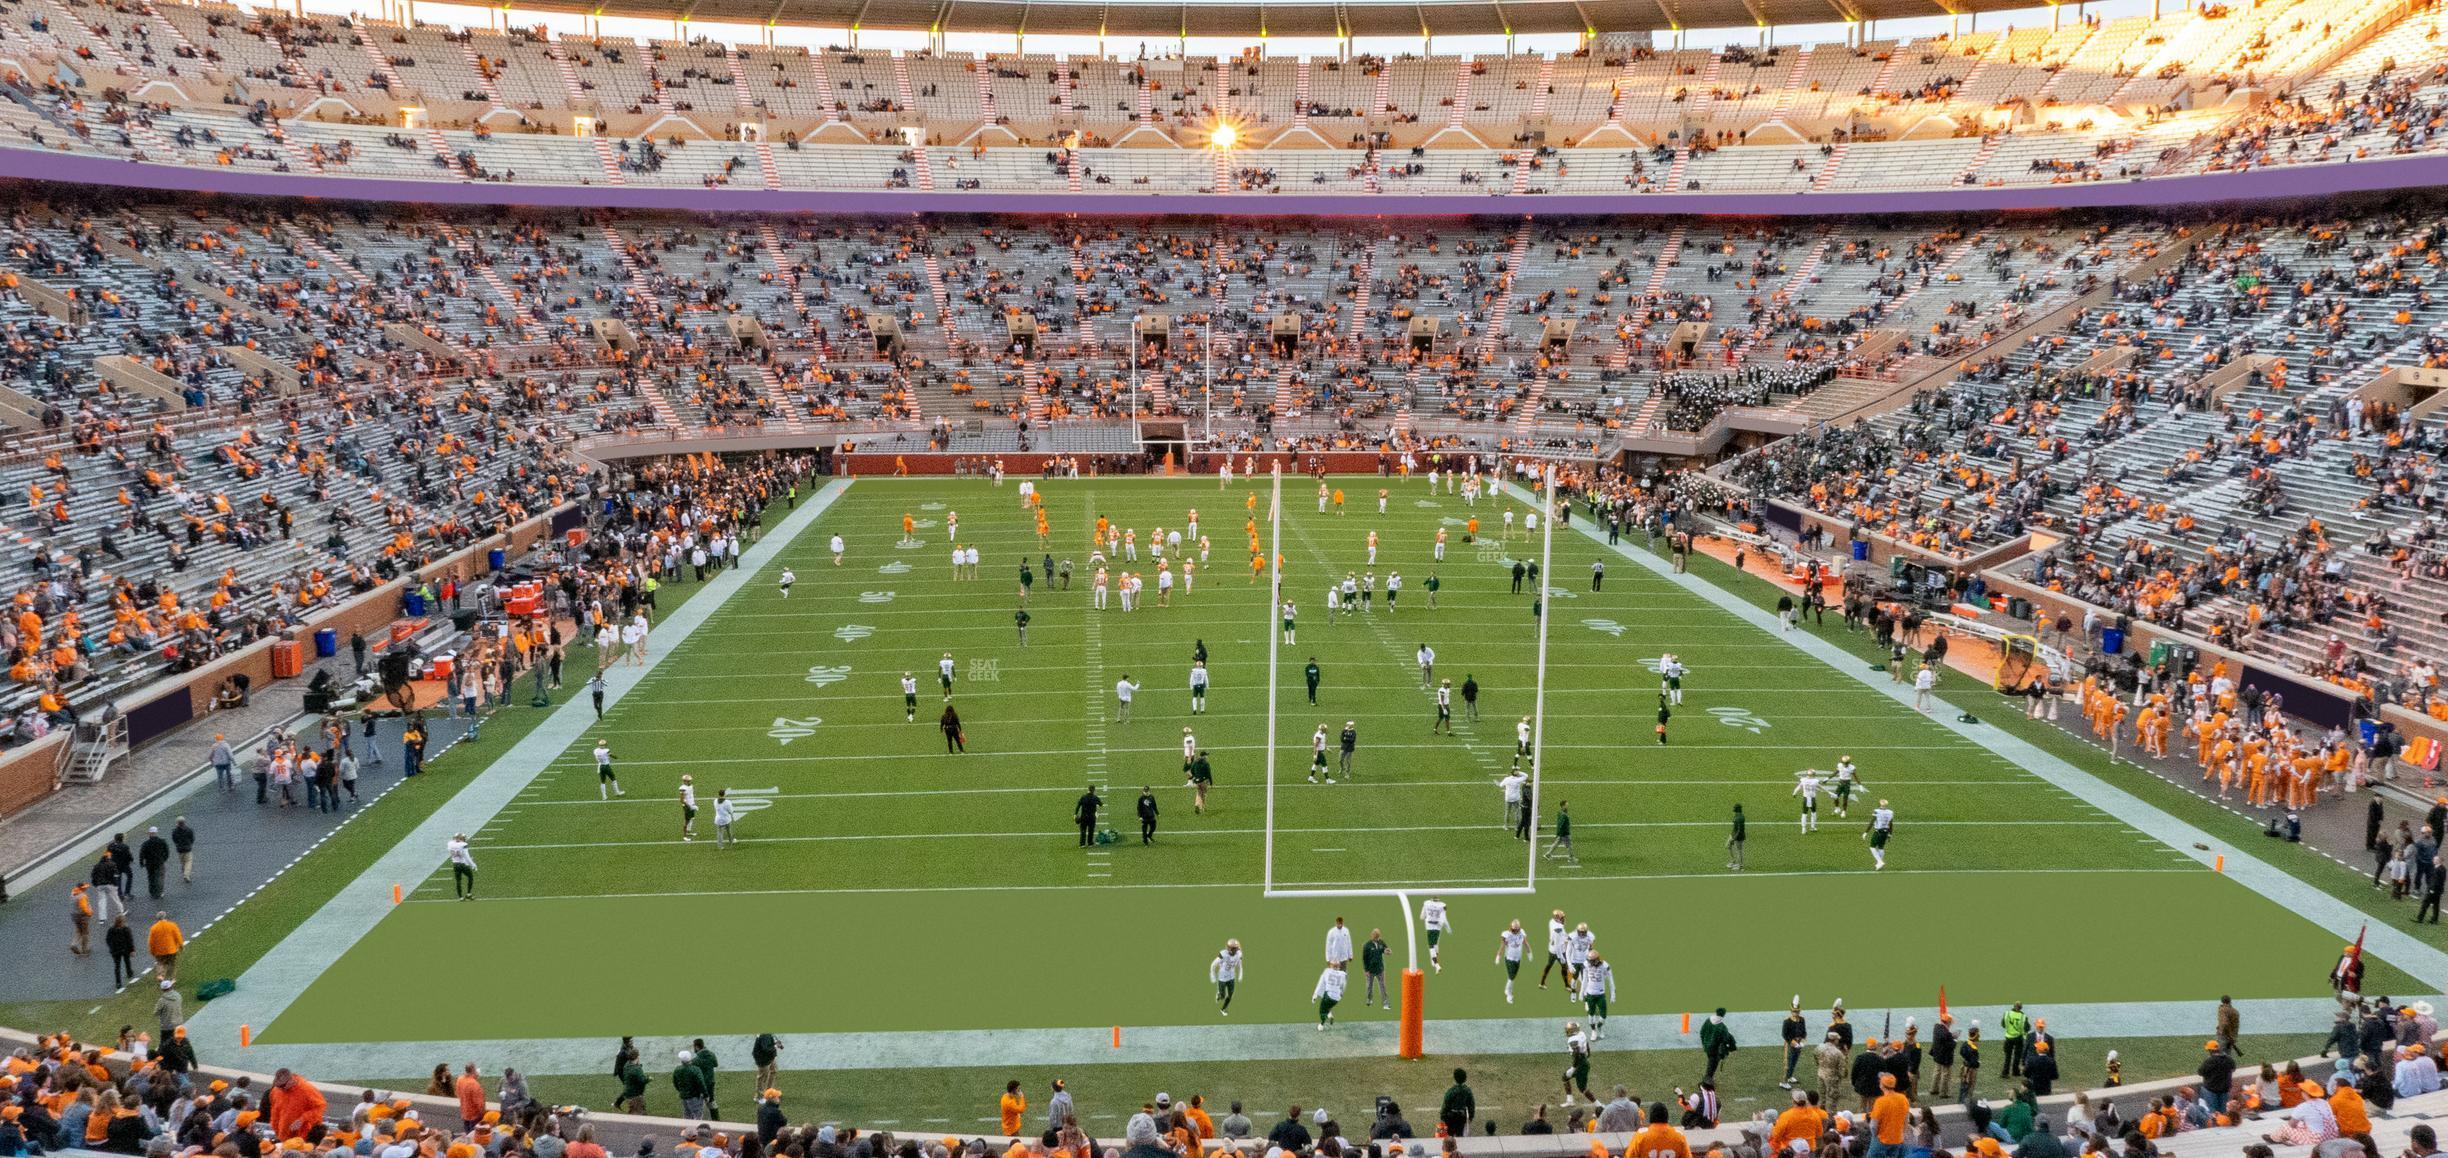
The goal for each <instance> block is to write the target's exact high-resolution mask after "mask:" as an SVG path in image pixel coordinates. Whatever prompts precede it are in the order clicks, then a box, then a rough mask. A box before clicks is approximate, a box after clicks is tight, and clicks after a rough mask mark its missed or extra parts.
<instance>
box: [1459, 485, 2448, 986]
mask: <svg viewBox="0 0 2448 1158" xmlns="http://www.w3.org/2000/svg"><path fill="white" fill-rule="evenodd" d="M1505 489H1506V490H1507V491H1508V492H1510V493H1511V494H1512V495H1513V496H1514V497H1515V498H1516V499H1519V500H1521V501H1522V502H1525V503H1530V504H1532V505H1535V504H1536V501H1537V500H1536V499H1535V498H1533V497H1532V496H1531V495H1530V494H1529V492H1527V491H1524V490H1522V489H1521V488H1519V487H1517V486H1514V485H1513V484H1511V483H1506V484H1505ZM1573 527H1574V529H1576V530H1578V531H1580V532H1581V535H1582V537H1583V538H1586V539H1588V540H1589V541H1590V542H1592V543H1595V544H1597V545H1598V546H1599V547H1601V548H1604V549H1607V550H1612V551H1613V552H1615V553H1616V554H1618V555H1621V556H1623V557H1624V558H1626V559H1630V560H1632V561H1633V562H1634V563H1637V564H1639V565H1640V566H1641V567H1642V568H1644V569H1645V570H1647V571H1649V572H1650V573H1651V574H1654V575H1656V576H1657V577H1658V578H1660V579H1664V580H1666V581H1667V582H1669V583H1672V584H1674V585H1675V586H1677V587H1681V588H1683V589H1684V590H1686V591H1689V592H1691V593H1692V594H1693V595H1696V596H1699V597H1700V598H1701V599H1704V600H1706V601H1708V602H1709V603H1710V604H1711V605H1713V606H1716V607H1718V608H1721V609H1723V610H1725V611H1727V612H1729V613H1731V614H1732V615H1734V616H1735V617H1736V618H1738V619H1741V620H1742V621H1744V622H1746V623H1748V624H1750V625H1751V626H1753V627H1756V628H1758V629H1760V630H1761V631H1764V632H1768V633H1770V634H1771V635H1773V636H1775V637H1777V638H1781V639H1785V640H1788V641H1790V642H1791V643H1792V644H1793V645H1794V649H1795V650H1797V651H1799V652H1801V653H1803V654H1805V655H1808V656H1810V657H1811V658H1813V659H1816V660H1818V661H1819V662H1821V663H1824V664H1826V665H1827V666H1828V667H1829V668H1831V669H1833V670H1835V671H1836V672H1838V673H1840V674H1842V675H1844V676H1845V677H1847V678H1849V679H1852V680H1854V681H1856V682H1859V683H1861V684H1863V685H1866V686H1868V687H1870V688H1871V689H1873V690H1875V691H1878V692H1881V693H1882V694H1884V695H1886V697H1887V698H1889V699H1891V700H1894V701H1896V702H1897V703H1899V704H1902V705H1904V707H1905V708H1906V710H1911V709H1912V687H1911V685H1909V684H1899V683H1893V682H1890V681H1889V680H1888V679H1887V677H1886V675H1885V673H1884V672H1883V671H1882V672H1881V673H1880V674H1879V675H1878V676H1877V677H1876V678H1873V677H1872V676H1871V675H1870V674H1869V672H1868V669H1867V668H1866V667H1865V666H1864V661H1863V660H1862V658H1861V657H1859V656H1856V655H1854V654H1853V653H1851V652H1849V651H1846V650H1845V649H1843V648H1841V647H1838V646H1836V645H1835V644H1833V643H1830V642H1828V641H1827V640H1824V639H1821V638H1820V637H1819V636H1817V635H1815V634H1812V633H1809V632H1793V633H1790V634H1788V633H1786V632H1784V631H1782V630H1781V625H1780V624H1779V623H1778V622H1777V619H1776V615H1775V613H1774V612H1771V611H1768V610H1766V609H1765V608H1760V607H1754V606H1752V605H1751V604H1750V603H1749V602H1747V601H1745V600H1744V599H1743V598H1742V597H1741V596H1738V595H1735V594H1734V593H1733V592H1730V591H1727V590H1725V589H1723V588H1721V587H1718V586H1717V585H1716V584H1714V583H1710V582H1708V581H1707V580H1705V579H1701V578H1699V577H1697V576H1695V575H1692V574H1690V573H1689V572H1686V573H1684V574H1681V575H1678V574H1675V571H1674V566H1673V564H1672V563H1670V562H1668V561H1667V560H1666V559H1664V558H1661V557H1659V556H1656V555H1652V554H1650V553H1649V552H1647V551H1644V550H1637V549H1635V548H1633V547H1632V546H1631V545H1629V544H1618V545H1616V546H1613V547H1608V546H1607V543H1606V536H1605V535H1603V534H1601V533H1599V531H1598V529H1597V528H1596V527H1594V526H1592V525H1591V523H1590V521H1589V520H1588V519H1586V518H1585V519H1582V520H1580V521H1578V522H1575V523H1574V524H1573ZM2010 710H2011V709H2010ZM1927 718H1928V719H1929V720H1930V722H1932V723H1935V724H1937V725H1939V726H1940V727H1943V728H1945V729H1947V730H1948V731H1950V732H1953V733H1955V734H1956V735H1958V736H1961V737H1963V738H1964V739H1966V740H1969V741H1971V742H1972V743H1974V744H1978V745H1980V746H1981V747H1983V748H1986V749H1988V750H1989V751H1991V752H1995V753H1997V754H1998V755H1999V756H2001V757H2004V758H2005V759H2006V760H2007V761H2009V762H2010V763H2012V764H2014V765H2015V766H2016V767H2018V768H2022V769H2024V770H2026V771H2029V772H2031V773H2032V774H2033V775H2036V776H2039V777H2040V778H2042V779H2044V780H2047V781H2049V782H2050V783H2052V784H2055V785H2057V786H2058V787H2059V788H2063V789H2065V790H2066V791H2067V792H2070V793H2072V794H2074V795H2075V796H2077V797H2080V798H2081V799H2082V800H2083V802H2084V803H2086V804H2089V805H2090V806H2091V807H2093V808H2097V809H2099V810H2100V811H2102V812H2105V813H2107V814H2108V815H2110V816H2113V817H2115V818H2117V819H2118V820H2122V821H2124V822H2125V823H2126V824H2129V825H2131V826H2133V828H2134V830H2135V831H2137V832H2140V833H2142V834H2143V835H2145V836H2148V837H2150V838H2151V839H2153V840H2156V841H2158V842H2159V843H2161V844H2164V845H2166V846H2168V847H2169V848H2171V849H2174V850H2175V851H2177V852H2178V853H2181V854H2183V855H2184V856H2187V857H2190V858H2191V859H2193V860H2195V861H2198V862H2200V864H2201V865H2202V866H2203V867H2204V868H2208V867H2210V865H2211V863H2212V861H2213V860H2214V859H2215V858H2217V857H2220V856H2224V857H2226V858H2227V875H2228V876H2230V877H2233V878H2235V881H2236V883H2237V884H2239V885H2242V886H2244V887H2245V888H2247V889H2250V890H2252V891H2253V892H2255V893H2258V894H2260V895H2261V896H2263V897H2267V898H2268V899H2270V900H2271V901H2273V902H2275V903H2276V904H2277V905H2278V906H2279V907H2280V908H2283V909H2286V910H2287V911H2288V912H2291V913H2294V914H2296V915H2297V916H2300V917H2302V918H2303V919H2305V920H2307V921H2310V922H2312V923H2313V924H2315V925H2318V926H2320V927H2321V928H2323V929H2326V930H2328V931H2329V932H2330V933H2331V934H2333V935H2335V936H2336V937H2337V938H2338V939H2339V940H2340V941H2352V940H2354V939H2355V934H2356V932H2357V931H2358V930H2361V929H2363V928H2364V927H2365V926H2366V925H2368V926H2369V927H2370V933H2369V938H2370V939H2369V940H2367V941H2365V942H2364V948H2365V949H2367V950H2369V951H2370V952H2372V953H2374V954H2376V955H2378V956H2379V957H2380V959H2381V960H2383V961H2386V962H2388V963H2389V964H2391V965H2394V966H2396V967H2398V968H2399V969H2402V970H2404V971H2405V972H2406V973H2407V974H2409V975H2411V976H2412V977H2413V978H2414V979H2415V980H2417V981H2420V982H2422V983H2423V984H2424V985H2426V986H2428V987H2430V989H2431V990H2432V991H2433V992H2438V991H2440V990H2442V989H2448V953H2443V952H2441V951H2440V950H2439V949H2438V948H2435V947H2433V946H2431V945H2428V944H2425V943H2424V942H2422V941H2420V940H2417V939H2416V938H2414V937H2413V936H2411V935H2409V934H2406V933H2404V932H2401V931H2399V930H2398V929H2396V928H2395V927H2393V926H2391V925H2390V924H2389V923H2388V922H2387V921H2386V920H2385V919H2382V918H2378V917H2374V916H2372V915H2371V914H2369V913H2366V912H2364V911H2363V910H2361V909H2359V908H2356V907H2355V906H2353V905H2350V904H2347V903H2346V902H2344V901H2342V900H2339V899H2338V898H2336V897H2334V896H2331V895H2330V894H2328V893H2327V892H2324V891H2322V890H2321V889H2318V888H2315V887H2313V886H2312V885H2309V884H2306V883H2304V882H2303V881H2300V880H2297V879H2296V878H2295V877H2294V876H2293V875H2291V874H2289V873H2287V872H2286V871H2285V870H2283V869H2280V868H2278V867H2277V866H2276V865H2273V864H2270V863H2269V862H2268V861H2265V860H2262V859H2260V858H2259V857H2256V856H2254V855H2252V854H2251V853H2249V852H2245V851H2244V850H2243V849H2241V848H2238V847H2236V846H2235V845H2232V844H2229V843H2228V842H2226V841H2223V840H2220V839H2219V838H2218V837H2215V836H2212V835H2211V834H2210V833H2208V832H2205V831H2203V830H2202V829H2199V828H2196V827H2194V826H2193V825H2191V824H2188V823H2186V822H2185V821H2182V820H2179V819H2177V818H2176V817H2174V816H2170V815H2169V814H2167V813H2165V812H2162V811H2160V810H2159V808H2158V807H2157V806H2155V805H2153V804H2151V803H2150V802H2148V801H2146V800H2143V799H2142V798H2141V797H2138V796H2135V795H2134V794H2132V793H2130V792H2127V791H2125V790H2124V789H2122V788H2119V787H2117V786H2116V785H2113V784H2110V783H2109V782H2107V781H2106V780H2103V779H2100V778H2099V777H2098V776H2096V775H2093V774H2092V773H2090V772H2086V771H2084V770H2082V769H2081V768H2078V767H2075V766H2074V765H2073V764H2070V763H2067V762H2066V761H2065V760H2062V759H2060V758H2058V757H2057V756H2054V755H2052V754H2050V753H2049V752H2047V751H2045V750H2043V749H2041V748H2040V747H2039V746H2038V745H2035V744H2033V743H2031V742H2030V741H2028V740H2025V739H2023V738H2022V737H2020V736H2016V735H2013V734H2011V733H2008V732H2006V731H2004V730H2002V729H1999V728H1996V727H1993V726H1991V725H1988V724H1966V723H1962V722H1959V721H1957V720H1956V719H1955V718H1954V708H1953V705H1947V706H1946V707H1945V708H1944V709H1942V710H1941V711H1938V712H1935V713H1930V714H1928V716H1927ZM2195 845H2200V846H2202V847H2199V848H2196V847H2194V846H2195ZM2316 1028H2317V1027H2316Z"/></svg>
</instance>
